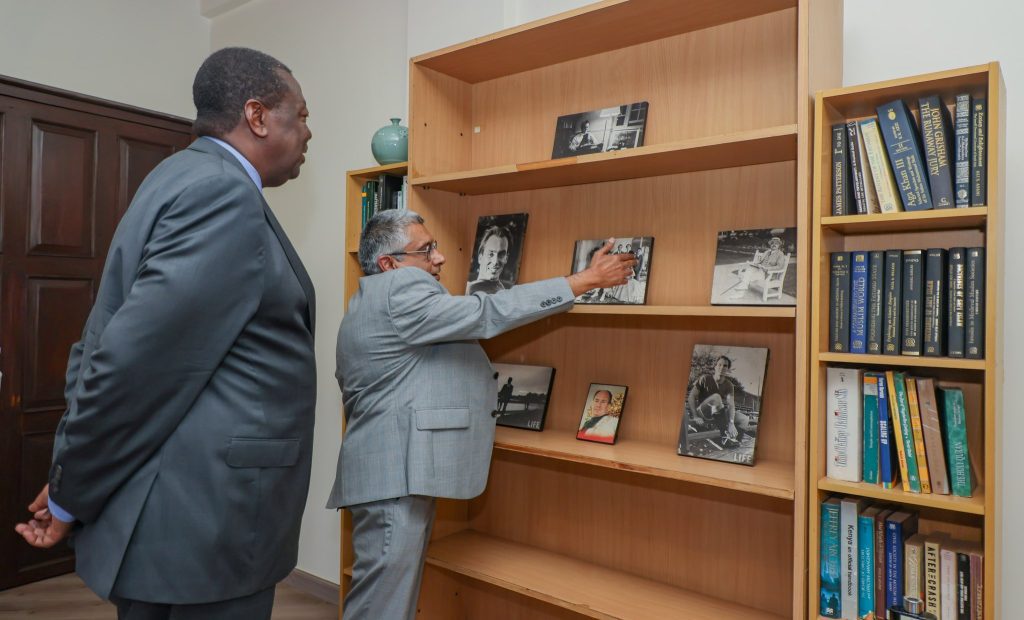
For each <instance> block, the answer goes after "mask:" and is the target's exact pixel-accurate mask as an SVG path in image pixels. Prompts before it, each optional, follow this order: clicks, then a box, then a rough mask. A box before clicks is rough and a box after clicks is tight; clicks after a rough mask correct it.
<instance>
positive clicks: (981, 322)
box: [964, 248, 985, 360]
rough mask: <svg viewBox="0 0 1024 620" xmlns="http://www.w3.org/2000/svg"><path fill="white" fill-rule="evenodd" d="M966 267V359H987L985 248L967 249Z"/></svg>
mask: <svg viewBox="0 0 1024 620" xmlns="http://www.w3.org/2000/svg"><path fill="white" fill-rule="evenodd" d="M964 261H965V265H964V357H966V358H968V359H979V360H980V359H985V248H967V252H966V254H965V258H964Z"/></svg>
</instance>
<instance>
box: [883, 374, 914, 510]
mask: <svg viewBox="0 0 1024 620" xmlns="http://www.w3.org/2000/svg"><path fill="white" fill-rule="evenodd" d="M885 378H886V380H887V381H888V382H889V400H890V401H891V404H890V406H891V407H892V426H893V429H894V431H895V437H896V451H897V453H898V454H899V458H900V474H901V476H902V480H903V490H904V491H907V492H908V493H920V492H921V479H920V478H919V477H918V474H917V457H916V455H915V454H914V431H913V429H912V428H911V425H910V406H909V405H908V404H907V388H906V385H905V384H904V382H903V379H904V375H903V373H901V372H893V371H891V370H887V371H886V373H885Z"/></svg>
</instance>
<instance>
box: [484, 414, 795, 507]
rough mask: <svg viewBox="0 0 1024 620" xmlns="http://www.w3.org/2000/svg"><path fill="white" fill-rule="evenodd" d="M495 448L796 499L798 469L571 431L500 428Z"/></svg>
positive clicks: (791, 466)
mask: <svg viewBox="0 0 1024 620" xmlns="http://www.w3.org/2000/svg"><path fill="white" fill-rule="evenodd" d="M494 447H495V448H496V449H498V450H508V451H510V452H521V453H524V454H532V455H535V456H542V457H547V458H552V459H557V460H561V461H572V462H574V463H584V464H587V465H594V466H596V467H608V468H611V469H621V470H623V471H630V472H634V473H637V474H643V475H646V476H654V477H657V478H670V479H673V480H682V481H685V482H692V483H694V484H703V485H707V486H712V487H717V488H721V489H729V490H732V491H739V492H743V493H754V494H758V495H767V496H768V497H775V498H779V499H785V500H790V501H791V500H792V499H793V464H792V463H778V462H771V461H757V462H756V464H755V465H754V466H753V467H748V466H745V465H737V464H735V463H721V462H718V461H710V460H707V459H700V458H694V457H687V456H679V455H678V454H676V451H675V447H674V446H671V445H665V444H659V443H654V442H649V441H637V440H622V439H620V440H619V441H618V442H616V443H615V444H614V445H610V446H609V445H603V444H598V443H593V442H589V441H580V440H579V439H576V437H575V436H574V435H573V434H572V432H571V431H569V432H566V431H556V430H549V431H545V432H540V433H538V432H534V431H527V430H521V429H515V428H506V427H498V429H497V433H496V434H495V438H494Z"/></svg>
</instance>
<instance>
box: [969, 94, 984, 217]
mask: <svg viewBox="0 0 1024 620" xmlns="http://www.w3.org/2000/svg"><path fill="white" fill-rule="evenodd" d="M987 161H988V104H987V101H986V99H985V97H972V98H971V206H972V207H983V206H985V205H986V204H988V179H987V178H986V176H985V175H986V174H988V166H987Z"/></svg>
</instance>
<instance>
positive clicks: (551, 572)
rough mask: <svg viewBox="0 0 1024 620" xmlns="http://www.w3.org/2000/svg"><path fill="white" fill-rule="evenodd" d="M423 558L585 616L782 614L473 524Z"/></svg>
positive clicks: (697, 618)
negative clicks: (476, 528) (520, 540)
mask: <svg viewBox="0 0 1024 620" xmlns="http://www.w3.org/2000/svg"><path fill="white" fill-rule="evenodd" d="M427 564H430V565H432V566H436V567H438V568H443V569H445V570H449V571H452V572H454V573H458V574H460V575H465V576H466V577H469V578H471V579H475V580H479V581H483V582H486V583H489V584H491V585H493V586H497V587H499V588H503V589H506V590H511V591H513V592H516V593H517V594H519V595H521V596H526V597H530V598H533V599H537V600H540V601H544V602H545V603H549V604H551V605H555V606H557V607H561V608H564V609H569V610H571V611H574V612H576V613H578V614H580V615H581V616H585V617H588V618H606V619H613V618H614V619H621V620H629V619H636V620H656V619H658V618H665V619H670V618H671V619H673V620H674V619H677V618H680V617H681V615H685V617H686V618H687V619H688V620H723V619H728V618H736V619H741V618H742V619H743V620H760V619H764V620H767V619H778V618H780V617H781V616H776V615H771V614H767V613H764V612H762V611H759V610H757V609H753V608H750V607H744V606H741V605H736V604H735V603H732V602H730V601H726V600H720V599H714V598H711V597H708V596H705V595H702V594H700V593H697V592H690V591H687V590H682V589H679V588H674V587H672V586H669V585H666V584H663V583H659V582H657V581H651V580H649V579H644V578H642V577H637V576H634V575H629V574H626V573H622V572H620V571H616V570H613V569H609V568H605V567H602V566H598V565H595V564H589V563H587V562H584V561H581V560H577V559H574V558H570V557H568V556H564V555H560V554H557V553H551V552H549V551H546V550H543V549H538V548H536V547H529V546H526V545H522V544H518V543H515V542H511V541H507V540H503V539H500V538H496V537H493V536H488V535H486V534H482V533H479V532H475V531H471V530H468V531H463V532H460V533H458V534H454V535H451V536H447V537H445V538H442V539H440V540H435V541H433V542H432V543H431V544H430V547H429V549H428V550H427ZM684 610H685V611H684Z"/></svg>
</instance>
